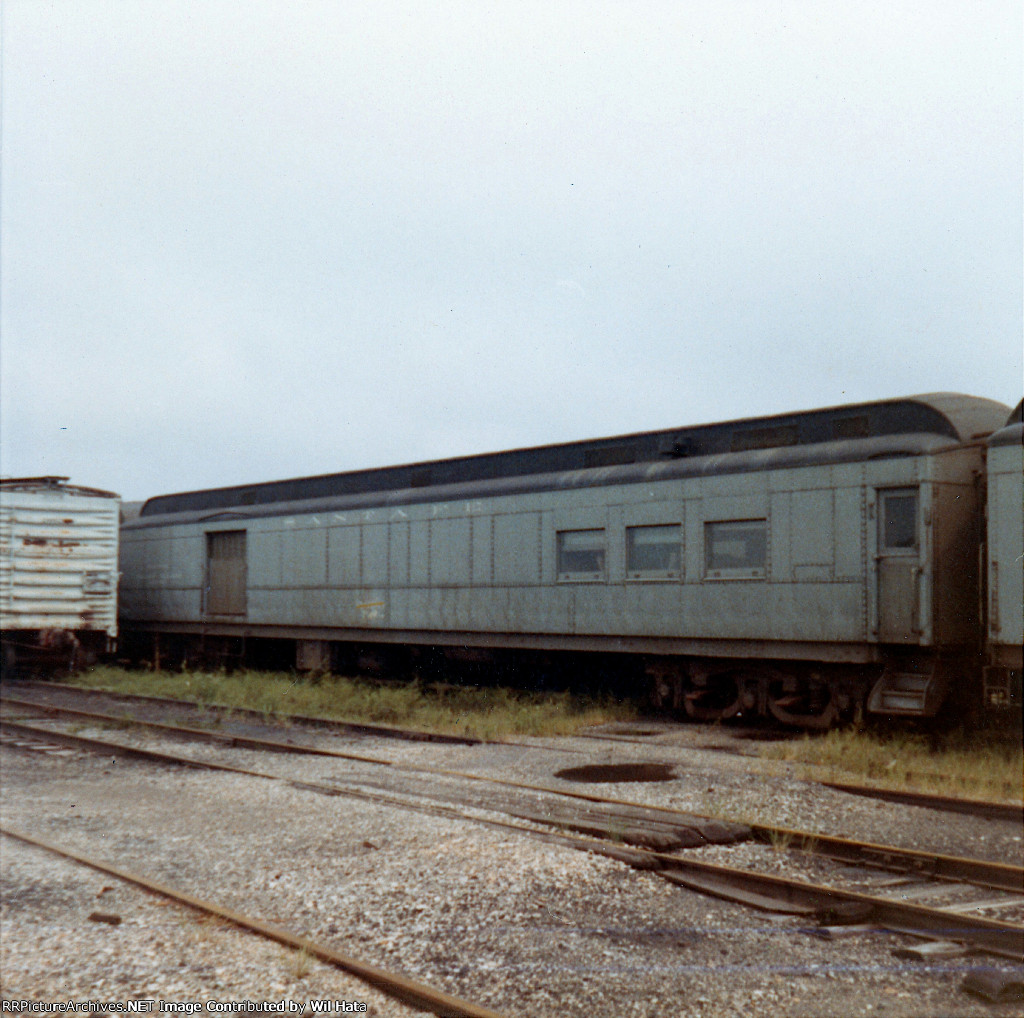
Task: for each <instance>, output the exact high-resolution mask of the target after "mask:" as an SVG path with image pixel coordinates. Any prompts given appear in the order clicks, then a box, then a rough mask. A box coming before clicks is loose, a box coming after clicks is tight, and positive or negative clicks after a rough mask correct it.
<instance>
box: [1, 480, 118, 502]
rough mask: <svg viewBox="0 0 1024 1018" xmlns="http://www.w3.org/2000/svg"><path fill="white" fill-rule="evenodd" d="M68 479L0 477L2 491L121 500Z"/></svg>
mask: <svg viewBox="0 0 1024 1018" xmlns="http://www.w3.org/2000/svg"><path fill="white" fill-rule="evenodd" d="M67 481H68V478H67V477H56V476H49V475H48V476H44V477H0V490H3V491H28V492H59V493H61V494H65V495H83V496H88V497H90V498H120V497H121V496H120V495H116V494H115V493H114V492H112V491H103V490H101V489H100V488H83V487H81V486H80V485H77V484H68V483H67Z"/></svg>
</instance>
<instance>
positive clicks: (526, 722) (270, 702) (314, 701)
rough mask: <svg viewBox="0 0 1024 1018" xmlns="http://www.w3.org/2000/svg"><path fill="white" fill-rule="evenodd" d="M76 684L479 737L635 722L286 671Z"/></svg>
mask: <svg viewBox="0 0 1024 1018" xmlns="http://www.w3.org/2000/svg"><path fill="white" fill-rule="evenodd" d="M74 681H75V683H76V684H78V685H82V686H89V687H98V688H103V689H108V690H111V691H113V692H119V693H120V692H132V693H147V694H150V695H155V696H170V697H176V698H179V699H183V700H190V701H193V702H195V703H200V704H209V705H223V706H229V707H240V708H245V709H249V710H256V711H259V712H261V713H262V714H264V716H266V717H268V718H276V717H278V716H280V715H288V714H307V715H313V716H318V717H325V718H333V719H338V720H348V721H364V722H370V723H375V724H383V725H394V726H396V727H404V728H415V729H418V730H420V731H431V732H444V733H448V734H457V735H466V736H471V737H476V738H482V739H502V738H515V737H517V736H524V735H539V736H543V735H569V734H572V733H574V732H577V731H579V730H581V729H583V728H587V727H589V726H591V725H598V724H603V723H606V722H609V721H624V720H631V719H633V718H635V716H636V713H637V708H636V705H635V704H633V703H632V702H630V701H619V700H613V699H610V698H604V699H594V698H590V697H582V696H574V695H572V694H570V693H565V692H560V693H532V692H527V691H523V690H517V689H509V688H506V687H501V686H495V687H492V686H484V687H475V686H454V685H440V684H435V685H424V684H422V683H419V682H410V683H404V684H397V683H394V684H392V683H388V684H386V685H383V684H380V683H376V682H372V681H368V680H365V679H359V678H344V677H341V676H336V675H329V674H327V675H316V676H315V677H313V678H311V679H309V680H307V679H306V678H304V677H299V676H296V675H294V674H291V673H286V672H256V671H236V672H232V673H230V674H227V673H224V672H166V671H165V672H133V671H128V670H126V669H123V668H111V667H98V668H94V669H92V670H91V671H89V672H86V673H83V674H82V675H79V676H76V677H75V680H74Z"/></svg>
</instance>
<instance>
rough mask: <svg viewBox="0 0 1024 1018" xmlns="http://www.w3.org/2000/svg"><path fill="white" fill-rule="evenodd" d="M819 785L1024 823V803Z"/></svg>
mask: <svg viewBox="0 0 1024 1018" xmlns="http://www.w3.org/2000/svg"><path fill="white" fill-rule="evenodd" d="M814 783H815V784H817V785H822V786H823V787H825V788H834V789H835V790H836V791H838V792H846V793H847V794H848V795H861V796H864V797H866V798H869V799H881V800H883V801H886V802H898V803H901V804H903V805H906V806H922V807H924V808H925V809H937V810H942V811H944V812H947V813H966V814H968V815H969V816H974V817H982V818H985V819H988V820H1016V821H1017V822H1018V823H1020V822H1024V803H1016V802H995V801H992V800H990V799H960V798H957V797H956V796H952V795H936V794H935V793H933V792H910V791H902V790H901V789H898V788H878V787H875V786H874V785H853V784H847V783H845V782H841V781H816V782H814Z"/></svg>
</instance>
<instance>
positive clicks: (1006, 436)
mask: <svg viewBox="0 0 1024 1018" xmlns="http://www.w3.org/2000/svg"><path fill="white" fill-rule="evenodd" d="M1022 443H1024V400H1021V402H1020V403H1018V404H1017V406H1016V407H1015V408H1014V410H1013V413H1011V414H1010V416H1009V417H1008V418H1007V421H1006V427H1005V428H1002V429H1001V430H999V431H997V432H996V433H995V434H994V435H993V436H992V437H991V438H990V439H989V440H988V444H989V445H990V446H992V447H993V448H994V447H995V446H997V445H1021V444H1022Z"/></svg>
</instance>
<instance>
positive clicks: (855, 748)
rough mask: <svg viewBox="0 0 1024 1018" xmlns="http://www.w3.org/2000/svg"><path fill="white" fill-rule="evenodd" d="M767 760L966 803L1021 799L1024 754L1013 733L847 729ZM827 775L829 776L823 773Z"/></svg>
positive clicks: (780, 745) (784, 747)
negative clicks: (942, 796) (958, 798)
mask: <svg viewBox="0 0 1024 1018" xmlns="http://www.w3.org/2000/svg"><path fill="white" fill-rule="evenodd" d="M761 755H762V757H766V758H768V759H773V760H783V761H790V762H794V763H798V764H803V765H805V766H807V767H808V768H809V769H810V770H812V771H813V772H814V773H813V774H812V775H808V776H813V777H819V778H820V777H824V778H825V779H826V780H833V781H848V782H856V781H866V782H868V783H871V784H879V785H884V786H886V787H890V788H898V789H901V790H912V791H919V792H931V793H934V794H938V795H951V796H961V797H965V798H976V799H993V800H1009V801H1014V802H1019V801H1020V800H1021V786H1022V775H1024V752H1022V749H1021V744H1020V740H1019V739H1017V738H1016V737H1012V736H1010V735H1009V734H1005V735H1004V734H1000V733H997V732H985V731H977V732H972V733H964V732H960V731H955V732H945V733H939V734H933V733H930V734H928V735H924V734H920V733H917V732H912V731H881V730H879V731H873V730H870V729H863V728H855V727H850V728H842V729H836V730H834V731H830V732H827V733H825V734H824V735H813V736H812V735H806V736H804V737H803V738H802V739H796V740H793V741H792V742H776V743H772V744H770V745H767V746H764V747H762V749H761ZM823 771H824V774H822V772H823Z"/></svg>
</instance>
